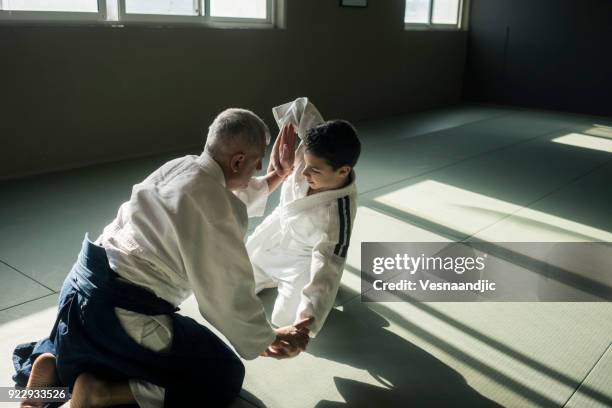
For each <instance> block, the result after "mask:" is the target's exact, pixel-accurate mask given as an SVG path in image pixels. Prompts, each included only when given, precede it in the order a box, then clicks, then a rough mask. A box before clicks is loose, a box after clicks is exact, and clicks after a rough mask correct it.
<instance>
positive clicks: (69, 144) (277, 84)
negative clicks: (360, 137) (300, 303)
mask: <svg viewBox="0 0 612 408" xmlns="http://www.w3.org/2000/svg"><path fill="white" fill-rule="evenodd" d="M287 3H288V4H287V18H286V27H287V28H286V29H284V30H281V29H274V30H227V29H225V30H224V29H205V28H187V27H182V28H177V27H174V28H152V27H142V26H141V27H137V26H127V27H125V28H109V27H100V26H98V27H68V26H60V25H55V26H53V25H38V26H32V25H30V26H25V25H6V24H0V56H1V57H0V58H1V63H0V79H1V84H2V85H1V86H2V90H1V93H0V135H1V137H2V149H0V179H5V178H11V177H19V176H23V175H28V174H36V173H40V172H47V171H53V170H58V169H64V168H71V167H79V166H83V165H88V164H92V163H99V162H105V161H113V160H117V159H123V158H129V157H137V156H142V155H147V154H151V153H156V152H164V151H172V150H176V149H181V148H185V147H191V146H197V145H201V144H202V143H203V141H204V134H205V129H206V127H207V125H208V124H209V123H210V122H211V120H212V119H213V118H214V115H215V114H216V113H218V112H219V111H220V110H222V109H223V108H226V107H230V106H239V107H246V108H249V109H252V110H254V111H255V112H257V113H258V114H260V115H262V116H263V117H264V119H265V120H266V121H267V123H268V124H269V125H270V126H271V128H272V125H273V122H272V117H271V114H270V109H271V107H272V106H273V105H274V104H278V103H281V102H285V101H288V100H290V99H292V98H295V97H297V96H302V95H306V96H309V97H311V98H312V100H313V101H314V102H315V103H316V104H317V106H318V107H319V108H320V110H321V112H323V113H324V115H325V116H326V117H328V118H333V117H344V118H347V119H351V120H358V119H365V118H381V117H386V116H389V115H395V114H401V113H405V112H410V111H416V110H423V109H429V108H434V107H439V106H444V105H448V104H452V103H455V102H458V101H459V99H460V97H461V91H462V82H463V75H464V66H465V52H466V40H467V33H465V32H422V31H421V32H418V31H416V32H415V31H412V32H411V31H405V30H404V26H403V14H404V1H403V0H384V1H370V2H369V3H370V5H369V7H367V8H365V9H352V8H340V7H338V1H335V0H288V1H287ZM274 131H275V129H273V132H274Z"/></svg>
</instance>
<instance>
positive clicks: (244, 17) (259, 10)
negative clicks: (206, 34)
mask: <svg viewBox="0 0 612 408" xmlns="http://www.w3.org/2000/svg"><path fill="white" fill-rule="evenodd" d="M107 1H108V0H107ZM276 1H278V0H119V5H120V9H119V10H120V11H119V20H120V21H152V22H161V23H163V22H167V21H172V22H191V23H195V24H204V25H212V26H216V25H219V26H223V25H229V26H232V25H236V23H237V22H242V23H243V24H244V25H250V26H258V25H260V26H265V25H271V24H272V12H273V10H272V8H273V3H275V2H276Z"/></svg>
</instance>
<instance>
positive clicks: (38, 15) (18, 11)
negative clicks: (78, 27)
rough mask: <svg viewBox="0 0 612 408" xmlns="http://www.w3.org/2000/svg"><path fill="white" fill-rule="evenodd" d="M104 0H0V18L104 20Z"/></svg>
mask: <svg viewBox="0 0 612 408" xmlns="http://www.w3.org/2000/svg"><path fill="white" fill-rule="evenodd" d="M105 11H106V3H105V1H104V0H54V1H49V0H0V18H2V19H13V20H45V19H48V20H55V19H63V20H101V21H103V20H105V19H106V12H105Z"/></svg>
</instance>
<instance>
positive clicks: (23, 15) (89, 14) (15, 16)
mask: <svg viewBox="0 0 612 408" xmlns="http://www.w3.org/2000/svg"><path fill="white" fill-rule="evenodd" d="M2 1H3V0H0V21H3V22H4V21H15V22H47V21H48V22H101V23H106V22H108V20H107V19H106V18H107V16H106V0H97V3H98V11H97V12H94V11H44V10H40V11H38V10H3V9H2ZM111 1H112V0H111Z"/></svg>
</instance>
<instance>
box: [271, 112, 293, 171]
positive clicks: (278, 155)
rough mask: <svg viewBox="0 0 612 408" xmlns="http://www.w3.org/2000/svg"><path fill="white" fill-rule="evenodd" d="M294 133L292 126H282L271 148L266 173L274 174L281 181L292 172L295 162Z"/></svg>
mask: <svg viewBox="0 0 612 408" xmlns="http://www.w3.org/2000/svg"><path fill="white" fill-rule="evenodd" d="M295 142H296V133H295V129H294V127H293V125H292V124H290V123H288V124H286V125H284V126H283V127H282V128H281V130H280V132H279V133H278V136H277V137H276V140H275V141H274V146H272V154H271V156H270V164H269V165H268V173H271V172H276V174H277V175H278V176H279V177H281V178H282V179H286V178H287V177H289V175H291V173H292V172H293V162H294V161H295Z"/></svg>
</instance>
